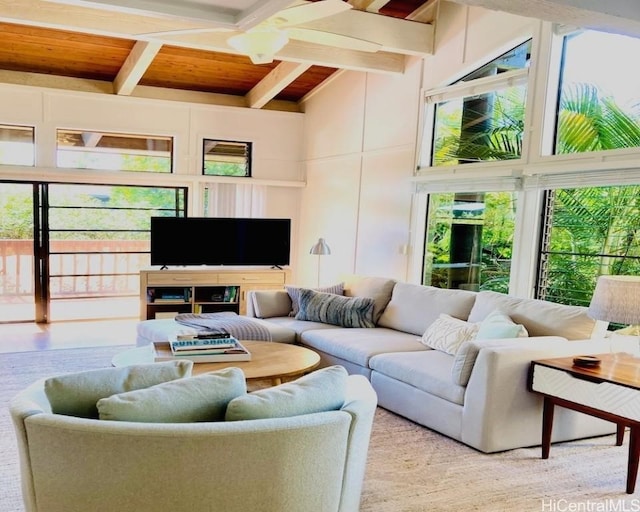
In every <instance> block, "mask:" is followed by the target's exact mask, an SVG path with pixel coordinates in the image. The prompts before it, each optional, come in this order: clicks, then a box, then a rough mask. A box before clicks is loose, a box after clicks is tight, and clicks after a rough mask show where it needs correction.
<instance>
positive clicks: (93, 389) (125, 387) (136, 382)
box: [44, 361, 193, 418]
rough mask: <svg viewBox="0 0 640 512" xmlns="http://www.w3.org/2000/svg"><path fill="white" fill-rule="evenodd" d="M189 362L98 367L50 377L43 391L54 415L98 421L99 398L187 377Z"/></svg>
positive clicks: (190, 366)
mask: <svg viewBox="0 0 640 512" xmlns="http://www.w3.org/2000/svg"><path fill="white" fill-rule="evenodd" d="M192 368H193V363H192V362H191V361H167V362H164V363H149V364H140V365H132V366H123V367H121V368H101V369H99V370H89V371H84V372H78V373H68V374H66V375H60V376H57V377H51V378H49V379H47V380H46V381H45V382H44V391H45V394H46V395H47V399H48V400H49V404H50V405H51V411H52V412H53V413H54V414H65V415H67V416H77V417H80V418H97V417H98V410H97V408H96V402H97V401H98V400H100V399H101V398H105V397H107V396H111V395H115V394H116V393H124V392H125V391H133V390H135V389H141V388H147V387H149V386H155V385H156V384H160V383H162V382H167V381H171V380H175V379H182V378H183V377H190V376H191V370H192Z"/></svg>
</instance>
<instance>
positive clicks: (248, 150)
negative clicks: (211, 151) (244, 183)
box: [202, 138, 253, 178]
mask: <svg viewBox="0 0 640 512" xmlns="http://www.w3.org/2000/svg"><path fill="white" fill-rule="evenodd" d="M208 142H215V143H223V144H224V143H227V144H233V145H242V144H244V146H245V156H244V160H245V164H244V165H245V174H244V175H239V174H220V173H207V172H206V171H207V154H208V152H207V143H208ZM223 156H229V157H234V156H236V155H232V154H231V153H225V154H224V155H223ZM202 175H203V176H211V177H228V178H251V177H253V142H250V141H241V140H228V139H209V138H203V139H202Z"/></svg>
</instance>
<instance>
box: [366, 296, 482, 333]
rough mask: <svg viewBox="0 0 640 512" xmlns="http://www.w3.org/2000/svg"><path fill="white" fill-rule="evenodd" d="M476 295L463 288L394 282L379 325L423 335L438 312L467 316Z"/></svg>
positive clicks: (461, 317)
mask: <svg viewBox="0 0 640 512" xmlns="http://www.w3.org/2000/svg"><path fill="white" fill-rule="evenodd" d="M476 295H477V294H476V293H475V292H470V291H466V290H447V289H444V288H436V287H435V286H422V285H418V284H410V283H396V285H395V286H394V288H393V294H392V295H391V301H390V302H389V304H388V305H387V307H386V309H385V310H384V313H383V314H382V316H381V317H380V320H379V321H378V325H380V326H382V327H388V328H389V329H395V330H397V331H403V332H410V333H413V334H417V335H418V336H422V334H423V333H424V332H425V331H426V330H427V328H428V327H429V326H430V325H431V324H432V323H433V322H435V321H436V319H437V318H438V317H439V316H440V314H441V313H446V314H448V315H451V316H453V317H455V318H459V319H461V320H466V319H467V317H468V316H469V312H470V311H471V308H472V307H473V304H474V301H475V298H476Z"/></svg>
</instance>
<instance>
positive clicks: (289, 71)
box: [246, 62, 311, 108]
mask: <svg viewBox="0 0 640 512" xmlns="http://www.w3.org/2000/svg"><path fill="white" fill-rule="evenodd" d="M310 67H311V64H308V63H307V64H297V63H295V62H282V63H280V64H279V65H278V66H277V67H276V68H274V69H273V70H271V72H270V73H269V74H268V75H267V76H265V77H264V78H263V79H262V80H261V81H260V83H258V84H257V85H255V86H254V87H253V89H251V90H250V91H249V92H248V93H247V95H246V99H247V104H248V105H249V107H251V108H262V107H263V106H264V105H266V104H267V102H269V101H270V100H272V99H273V98H275V97H276V96H277V95H278V93H279V92H281V91H282V90H283V89H284V88H285V87H286V86H287V85H289V84H290V83H291V82H293V81H294V80H295V79H296V78H298V77H299V76H300V75H301V74H302V73H304V72H305V71H306V70H307V69H309V68H310Z"/></svg>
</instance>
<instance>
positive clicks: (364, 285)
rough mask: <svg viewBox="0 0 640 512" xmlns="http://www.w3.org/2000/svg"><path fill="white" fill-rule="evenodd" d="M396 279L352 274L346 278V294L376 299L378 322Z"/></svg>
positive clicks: (375, 312) (374, 316)
mask: <svg viewBox="0 0 640 512" xmlns="http://www.w3.org/2000/svg"><path fill="white" fill-rule="evenodd" d="M395 284H396V281H395V279H389V278H386V277H367V276H358V275H351V276H349V277H348V278H346V279H345V285H344V294H345V295H346V296H347V297H369V298H371V299H373V300H374V302H375V305H374V307H373V321H374V322H375V323H378V320H379V319H380V316H381V315H382V312H383V311H384V309H385V308H386V307H387V304H389V301H390V300H391V293H392V291H393V288H394V286H395Z"/></svg>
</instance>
